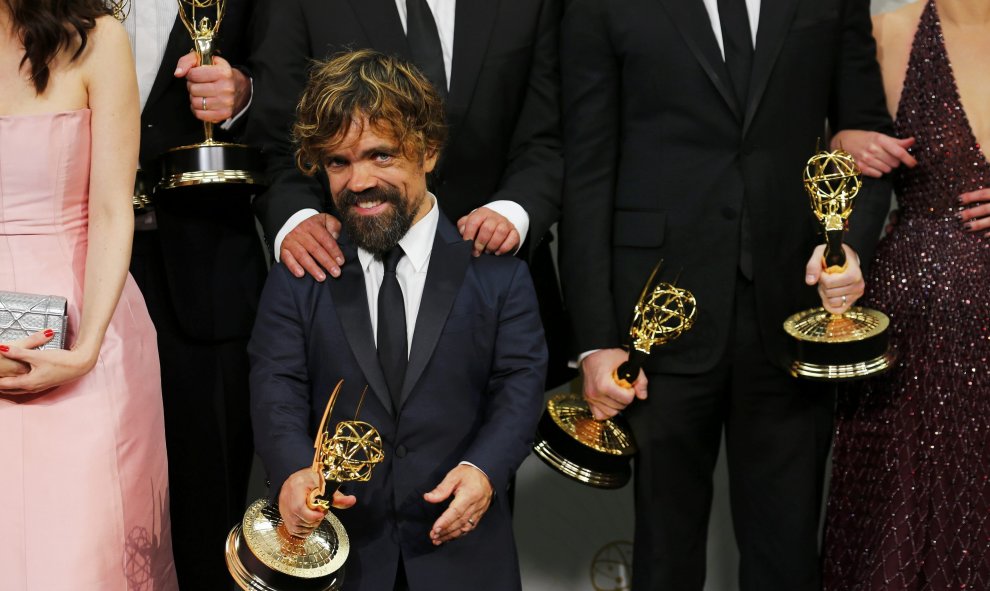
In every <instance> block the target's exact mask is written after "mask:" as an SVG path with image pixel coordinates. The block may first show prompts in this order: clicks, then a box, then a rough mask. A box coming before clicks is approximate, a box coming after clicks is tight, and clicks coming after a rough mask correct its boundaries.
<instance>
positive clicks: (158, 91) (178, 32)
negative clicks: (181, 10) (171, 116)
mask: <svg viewBox="0 0 990 591" xmlns="http://www.w3.org/2000/svg"><path fill="white" fill-rule="evenodd" d="M192 46H193V43H192V38H190V37H189V31H187V30H186V27H185V25H183V24H182V20H180V19H179V16H178V15H176V17H175V23H174V24H173V25H172V32H171V33H169V35H168V44H166V45H165V55H163V56H162V63H161V65H160V66H159V67H158V75H157V76H155V83H154V84H153V85H152V86H151V92H149V93H148V100H147V102H145V104H144V108H145V109H150V108H151V107H152V105H154V104H155V101H157V100H158V98H159V97H161V95H162V93H163V92H165V89H166V88H168V85H169V84H171V82H172V78H173V76H174V74H173V72H175V64H176V63H177V62H178V61H179V58H180V57H182V56H183V55H185V54H187V53H189V52H190V51H191V50H192Z"/></svg>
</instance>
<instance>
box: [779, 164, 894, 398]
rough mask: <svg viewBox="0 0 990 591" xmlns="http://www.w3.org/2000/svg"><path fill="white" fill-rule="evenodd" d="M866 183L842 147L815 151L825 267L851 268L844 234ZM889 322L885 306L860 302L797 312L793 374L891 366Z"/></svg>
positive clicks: (823, 375) (814, 190)
mask: <svg viewBox="0 0 990 591" xmlns="http://www.w3.org/2000/svg"><path fill="white" fill-rule="evenodd" d="M861 186H862V182H861V181H860V172H859V168H858V167H857V166H856V161H855V160H854V159H853V157H852V156H851V155H850V154H848V153H846V152H843V151H842V150H841V149H840V150H836V151H834V152H820V153H818V154H815V155H814V156H812V157H811V159H810V160H808V164H807V166H806V167H805V169H804V189H805V191H806V192H807V193H808V196H809V197H810V198H811V209H812V211H813V212H814V214H815V216H816V217H817V218H818V220H819V222H820V223H821V224H822V227H823V228H824V230H825V254H824V256H823V257H822V268H823V269H824V270H825V272H826V273H841V272H842V271H844V270H845V268H846V254H845V251H844V250H843V249H842V234H843V232H844V231H845V222H846V220H847V219H849V215H850V214H851V213H852V210H853V200H854V199H855V197H856V194H857V193H859V189H860V187H861ZM889 325H890V320H889V319H888V318H887V315H886V314H884V313H883V312H880V311H878V310H870V309H868V308H862V307H859V306H854V307H852V308H850V309H849V310H847V311H845V312H843V313H842V314H833V313H831V312H829V311H827V310H825V308H821V307H819V308H813V309H811V310H804V311H803V312H798V313H797V314H793V315H792V316H790V317H789V318H788V319H787V320H786V321H784V330H785V331H786V332H787V334H789V335H790V336H791V337H792V343H793V358H794V359H793V362H792V363H791V368H790V370H791V374H792V375H794V376H795V377H804V378H809V379H813V380H825V381H842V380H853V379H859V378H864V377H867V376H870V375H873V374H877V373H880V372H883V371H886V370H887V369H889V368H890V367H891V365H892V364H893V361H894V356H893V354H892V352H891V351H890V349H889V342H888V333H887V327H888V326H889Z"/></svg>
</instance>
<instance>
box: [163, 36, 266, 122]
mask: <svg viewBox="0 0 990 591" xmlns="http://www.w3.org/2000/svg"><path fill="white" fill-rule="evenodd" d="M198 64H199V56H197V55H196V53H195V52H189V53H187V54H186V55H184V56H182V57H181V58H179V62H178V64H176V68H175V76H176V77H177V78H183V77H184V78H185V79H186V89H187V90H188V91H189V108H190V109H192V112H193V114H194V115H195V116H196V118H197V119H199V120H201V121H212V122H213V123H219V122H222V121H226V120H227V119H230V118H231V117H233V116H234V115H236V114H238V113H240V112H241V111H243V110H244V107H246V106H247V104H248V101H249V100H250V98H251V81H250V80H249V79H248V77H247V76H245V75H244V73H243V72H241V71H240V70H238V69H236V68H232V67H231V66H230V64H229V63H228V62H227V60H225V59H223V58H222V57H220V56H213V65H211V66H200V65H198Z"/></svg>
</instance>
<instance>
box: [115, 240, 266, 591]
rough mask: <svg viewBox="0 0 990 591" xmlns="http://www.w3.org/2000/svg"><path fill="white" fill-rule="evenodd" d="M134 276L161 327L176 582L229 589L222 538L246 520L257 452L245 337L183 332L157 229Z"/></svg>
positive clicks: (139, 249)
mask: <svg viewBox="0 0 990 591" xmlns="http://www.w3.org/2000/svg"><path fill="white" fill-rule="evenodd" d="M131 274H132V275H133V276H134V279H135V281H136V282H137V284H138V286H139V287H140V288H141V292H142V293H143V294H144V298H145V302H146V303H147V305H148V311H149V312H150V314H151V319H152V321H154V324H155V329H156V330H157V331H158V353H159V357H160V360H161V370H162V398H163V403H164V407H165V441H166V445H167V449H168V478H169V491H170V508H171V519H172V550H173V553H174V556H175V566H176V571H177V573H178V576H179V587H180V588H181V589H183V590H186V589H188V590H191V591H196V590H198V589H204V590H206V589H209V590H218V589H231V588H233V585H232V579H231V577H230V575H229V574H228V572H227V567H226V564H225V562H224V550H223V549H224V542H225V540H226V536H227V533H228V532H229V531H230V528H231V527H233V526H234V524H235V523H239V522H240V521H241V519H242V518H243V514H244V507H245V502H246V499H245V496H246V493H247V481H248V476H249V474H250V470H251V461H252V458H253V454H254V445H253V439H252V435H251V419H250V414H249V404H248V403H249V398H248V360H247V351H246V348H247V339H231V340H224V341H207V340H199V339H193V338H190V337H188V336H186V335H185V334H183V332H182V330H181V329H180V328H179V324H178V322H177V321H176V316H175V308H174V306H173V305H172V302H171V298H170V296H169V291H168V286H167V285H166V283H165V269H164V265H163V263H162V254H161V246H160V244H159V241H158V236H157V232H154V231H151V232H137V233H135V236H134V252H133V255H132V257H131Z"/></svg>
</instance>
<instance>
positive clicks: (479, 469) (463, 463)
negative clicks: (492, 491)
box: [457, 461, 492, 482]
mask: <svg viewBox="0 0 990 591" xmlns="http://www.w3.org/2000/svg"><path fill="white" fill-rule="evenodd" d="M457 465H458V466H471V467H472V468H474V469H475V470H477V471H478V472H481V473H482V474H484V475H485V478H488V473H487V472H485V471H484V470H482V469H481V468H479V467H477V466H475V465H474V464H472V463H471V462H468V461H461V462H459V463H458V464H457ZM491 481H492V479H491V478H488V482H491Z"/></svg>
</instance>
